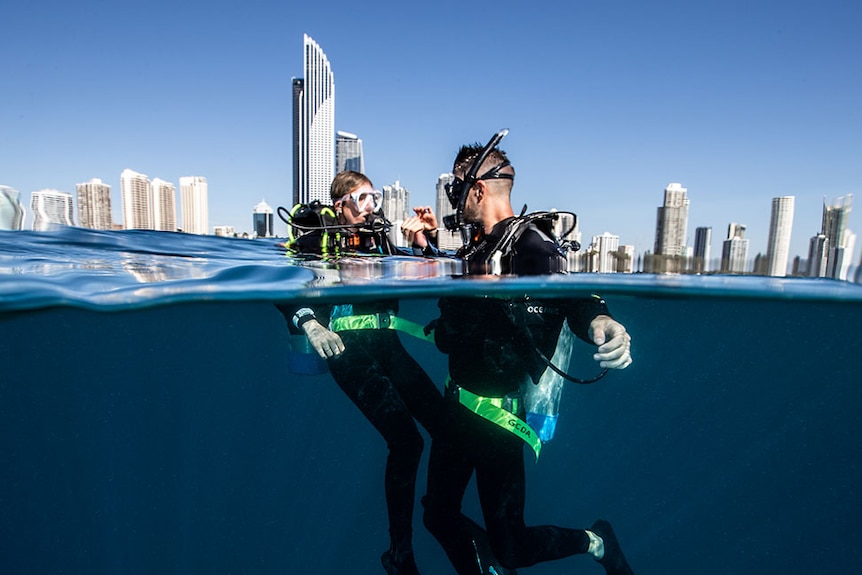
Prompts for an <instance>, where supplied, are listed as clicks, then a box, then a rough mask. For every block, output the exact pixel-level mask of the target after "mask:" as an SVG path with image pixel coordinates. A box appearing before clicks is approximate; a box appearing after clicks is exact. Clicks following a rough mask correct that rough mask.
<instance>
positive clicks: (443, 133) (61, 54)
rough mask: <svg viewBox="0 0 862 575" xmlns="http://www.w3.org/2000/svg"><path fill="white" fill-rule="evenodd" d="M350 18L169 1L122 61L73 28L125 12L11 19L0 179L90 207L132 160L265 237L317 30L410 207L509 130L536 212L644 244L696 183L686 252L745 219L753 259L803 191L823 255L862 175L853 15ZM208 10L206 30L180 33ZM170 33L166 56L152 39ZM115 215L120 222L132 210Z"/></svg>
mask: <svg viewBox="0 0 862 575" xmlns="http://www.w3.org/2000/svg"><path fill="white" fill-rule="evenodd" d="M338 4H339V3H338V2H336V6H333V9H332V10H331V11H329V10H328V11H327V14H326V17H325V19H322V18H321V17H320V14H319V13H318V12H317V10H316V8H314V7H311V6H291V7H287V6H282V5H276V4H274V3H273V4H271V5H270V4H268V3H264V5H262V6H260V7H258V8H259V9H256V10H255V11H249V10H245V9H242V8H237V9H235V10H233V11H227V12H225V11H223V10H217V9H215V8H214V7H208V6H207V5H204V4H199V3H196V2H191V3H189V4H188V5H186V4H184V5H183V6H181V7H177V6H174V5H172V4H168V3H163V2H160V1H158V0H157V1H155V2H153V3H149V4H148V5H147V6H146V7H143V6H142V7H139V8H136V9H134V10H133V12H134V14H132V16H134V17H135V18H136V19H137V20H138V21H139V23H140V26H139V27H136V28H135V29H133V30H128V31H125V32H124V33H123V34H124V35H123V41H122V42H121V43H116V42H115V44H114V45H115V48H116V49H112V50H105V49H104V41H105V40H106V39H105V38H102V37H96V36H87V35H80V36H75V37H72V38H70V37H69V36H68V34H66V33H65V31H66V30H68V29H75V28H77V27H84V26H86V27H91V26H96V27H99V28H100V29H104V30H119V29H123V30H125V27H124V26H123V25H122V24H123V22H126V21H127V20H128V18H129V16H130V14H128V13H127V12H125V11H123V10H120V9H119V7H105V6H104V5H102V4H96V3H92V2H87V1H85V2H83V3H81V4H79V5H76V9H75V10H71V8H69V7H67V6H65V5H62V4H56V5H52V6H44V5H42V4H41V3H40V4H38V5H32V4H25V5H11V4H10V5H5V6H3V7H2V8H0V16H2V17H3V18H4V19H5V20H6V21H10V22H12V21H14V22H16V26H15V27H13V28H12V29H10V30H9V31H8V32H7V45H8V46H10V47H11V48H10V50H8V51H6V52H5V53H4V54H3V55H2V56H0V58H2V65H3V67H4V70H6V72H7V73H5V74H4V85H5V88H4V90H3V91H2V92H0V103H2V105H0V126H2V133H3V138H2V140H0V184H2V185H6V186H10V187H12V188H15V189H17V190H19V191H20V192H21V194H22V201H24V203H25V205H26V200H23V198H27V197H28V195H29V194H30V193H32V192H33V191H37V190H40V189H57V190H60V191H64V192H73V191H74V190H73V187H72V186H74V184H75V183H76V182H84V181H88V180H90V179H92V178H94V177H96V178H101V179H102V180H103V181H104V182H105V183H106V184H107V185H110V186H112V188H113V190H114V193H116V191H117V190H119V189H120V182H119V177H118V176H119V173H120V172H121V170H123V169H124V168H125V167H127V166H138V167H139V169H142V170H143V171H144V172H146V173H150V174H155V175H159V176H160V177H161V178H163V179H165V180H167V181H172V182H177V181H178V179H179V177H180V176H182V175H184V174H187V173H197V174H204V175H206V176H207V178H208V181H209V190H210V205H211V209H210V212H211V214H210V219H211V224H212V226H211V227H215V226H219V225H232V226H234V227H235V228H236V229H237V230H238V231H250V225H251V223H250V222H251V217H250V215H249V212H250V209H251V208H253V206H255V205H256V204H257V203H258V202H259V201H260V200H261V198H265V199H266V200H267V201H268V202H270V203H271V204H272V205H273V206H279V205H287V204H289V203H290V199H289V198H290V193H291V188H292V182H291V173H290V172H291V164H290V158H291V147H292V144H291V130H292V109H291V108H292V106H291V94H292V85H291V79H292V78H294V77H297V76H299V75H300V74H302V66H303V62H302V57H301V55H300V48H301V47H302V38H303V34H306V33H307V34H308V35H309V36H311V37H313V38H314V39H315V41H317V42H319V43H320V45H321V46H323V47H324V49H325V51H326V54H327V56H328V58H329V60H330V61H331V63H332V69H333V73H334V74H335V75H336V77H337V80H338V114H337V116H336V118H335V129H337V130H346V131H348V132H350V133H354V134H358V135H359V136H360V137H361V138H362V140H363V146H364V152H365V161H366V166H367V173H368V175H369V177H371V179H372V180H373V181H374V182H375V184H376V185H377V187H378V188H382V186H383V185H388V184H391V183H393V182H395V181H400V182H401V184H402V185H403V186H405V187H406V188H408V189H410V190H411V198H412V199H413V201H414V202H416V203H421V204H429V205H432V204H433V202H434V197H435V196H434V186H435V184H436V181H437V178H438V176H439V174H440V173H443V172H446V171H448V170H449V169H450V168H451V161H452V157H453V156H454V154H455V152H456V151H457V148H458V146H460V145H461V144H462V143H467V142H473V141H482V142H484V141H486V140H487V138H488V137H489V136H490V134H492V133H493V132H495V131H497V130H498V129H500V128H502V127H508V128H510V130H511V131H510V135H509V136H508V137H507V138H506V139H505V140H504V141H503V143H502V147H503V149H505V150H506V151H507V152H508V153H509V155H510V156H511V157H512V160H513V163H514V165H515V167H516V169H517V170H518V179H517V180H516V184H515V190H514V196H513V203H514V204H515V205H516V207H518V208H519V207H520V205H521V204H523V203H527V204H528V205H529V208H530V209H531V210H534V209H550V208H557V209H561V210H571V211H573V212H575V213H577V214H578V216H579V222H580V226H581V231H582V232H583V234H584V237H586V238H590V237H594V236H599V235H601V234H603V233H604V232H610V233H612V234H614V235H619V236H620V239H621V244H631V245H635V246H636V249H637V251H638V252H639V253H643V252H645V251H647V250H649V249H650V248H651V247H652V245H653V242H654V233H655V209H656V206H657V205H660V204H661V199H660V194H661V190H662V189H663V188H664V187H665V186H666V185H667V184H668V183H669V182H680V183H681V184H682V185H683V186H684V187H686V188H687V190H688V197H689V198H690V200H691V208H690V214H689V226H688V230H689V231H688V237H687V238H686V243H687V244H689V245H691V244H692V243H694V237H693V231H694V230H695V229H697V228H699V227H709V228H712V230H713V236H714V237H713V245H712V250H713V253H716V252H717V251H718V250H719V249H720V248H719V247H718V244H719V243H720V242H721V241H723V239H724V232H725V230H726V229H727V226H728V225H729V224H730V223H731V222H737V223H740V224H744V225H745V226H746V228H747V234H746V238H748V239H749V241H750V252H751V254H752V256H753V255H754V254H757V253H765V252H766V249H767V243H768V233H769V224H770V219H771V199H772V198H774V197H782V196H790V195H793V196H795V197H796V206H795V215H794V225H793V234H792V239H791V248H790V256H791V258H792V257H794V256H796V255H800V256H802V257H805V256H806V255H807V252H808V242H809V239H810V238H811V237H812V236H813V235H815V234H816V233H817V232H818V231H819V229H820V219H821V213H820V212H821V209H822V205H823V202H824V200H826V201H827V202H829V201H832V199H834V198H838V197H842V196H846V195H848V194H852V193H858V187H859V185H860V182H862V167H860V162H859V161H858V158H859V157H862V110H860V107H862V104H860V102H859V99H858V97H856V95H858V93H859V92H860V85H862V79H860V74H859V73H858V72H857V70H858V66H857V63H856V56H855V55H856V54H858V53H860V52H862V39H860V37H859V35H858V34H856V33H855V31H856V30H857V29H858V26H859V24H860V22H862V7H860V6H857V5H855V4H852V3H846V2H844V3H838V2H825V3H823V4H819V5H818V6H816V7H814V6H808V5H805V6H801V5H798V4H795V3H790V4H787V3H778V2H765V3H758V4H757V5H753V6H752V5H750V4H749V3H742V2H735V1H731V2H729V3H723V4H722V5H720V6H718V5H716V6H701V5H688V4H681V5H678V3H672V2H658V3H653V4H650V5H648V6H646V5H641V4H640V3H637V2H625V1H623V2H618V3H594V4H568V5H561V6H553V7H548V8H547V9H546V10H543V11H535V10H533V9H532V8H531V7H530V6H515V7H509V6H507V7H505V9H503V10H501V11H499V12H498V13H495V14H494V15H493V17H491V18H490V19H488V18H487V16H488V15H487V14H485V13H484V11H483V10H481V9H480V8H479V7H471V6H461V5H460V4H459V5H458V6H457V7H456V6H455V5H454V4H453V5H450V4H448V3H446V2H443V3H442V4H435V5H433V6H427V7H422V8H419V7H408V8H405V7H403V6H401V5H397V6H398V11H397V12H398V13H399V14H403V16H400V17H396V18H381V15H382V14H390V13H394V12H393V10H394V8H395V7H396V5H395V4H394V3H393V4H392V6H388V3H386V2H382V3H379V4H377V5H376V7H375V8H374V9H371V10H366V11H361V13H359V14H354V13H350V14H349V15H348V12H349V11H343V10H340V9H339V6H338ZM46 14H47V16H46ZM730 15H733V17H732V18H731V17H730ZM191 17H194V18H195V20H196V21H197V22H199V26H195V27H193V28H189V27H187V26H184V25H181V23H182V22H183V21H185V19H186V18H191ZM456 17H457V18H456ZM453 18H454V19H458V20H461V19H464V20H467V21H482V22H485V23H486V24H487V25H484V26H480V27H479V28H478V29H477V30H476V31H475V32H474V34H475V36H474V43H475V45H483V46H487V47H488V51H489V56H490V59H492V60H495V61H497V62H499V70H500V72H499V75H498V77H496V78H495V80H494V81H493V82H491V81H487V80H481V81H477V80H474V79H473V78H483V74H482V73H481V70H480V71H477V72H464V71H463V66H462V62H463V55H464V48H463V45H462V43H463V41H464V40H463V35H462V34H459V33H458V32H457V30H456V27H453V26H452V25H451V23H452V21H453ZM156 25H157V26H158V27H159V29H160V30H161V32H162V34H163V35H164V36H165V37H168V38H170V39H171V43H170V50H166V49H158V48H157V47H154V45H153V44H152V42H150V41H149V36H148V34H145V33H143V30H145V29H146V28H147V26H156ZM393 26H394V28H393ZM359 29H361V30H363V38H364V40H363V41H362V42H356V40H355V31H356V30H359ZM393 29H394V30H397V31H398V32H399V35H398V40H397V42H396V41H395V40H394V38H393V36H392V34H391V31H392V30H393ZM33 30H39V31H40V33H39V34H38V35H34V34H32V33H31V31H33ZM501 30H503V31H504V32H502V33H501V32H500V31H501ZM109 37H110V38H115V39H116V37H117V34H116V33H113V34H112V35H110V36H109ZM216 39H217V40H216ZM478 66H479V68H481V67H482V65H481V64H478ZM125 69H134V70H135V73H134V74H133V75H131V74H120V73H118V70H125ZM468 77H469V78H470V79H468ZM147 84H152V85H160V86H168V87H169V89H168V90H164V91H162V92H160V93H158V94H157V95H156V94H154V93H152V92H150V91H146V90H140V86H141V85H147ZM93 85H98V86H99V90H98V91H97V92H94V91H93V90H91V89H89V88H90V87H91V86H93ZM188 87H193V88H192V89H193V91H188V90H189V88H188ZM192 94H193V95H194V97H191V95H192ZM58 135H64V136H63V137H58ZM112 207H113V210H114V213H115V216H114V221H120V217H119V216H117V215H116V214H117V212H118V210H119V209H120V202H119V201H116V198H115V201H114V202H113V206H112ZM850 227H851V228H853V227H854V223H853V219H852V218H851V221H850ZM856 227H857V228H858V227H860V226H858V225H857V226H856ZM857 231H858V230H857ZM210 232H211V230H210ZM857 243H858V242H857ZM859 249H860V246H859V245H857V246H856V253H855V254H854V257H853V260H854V261H853V263H854V264H855V263H856V262H858V257H859Z"/></svg>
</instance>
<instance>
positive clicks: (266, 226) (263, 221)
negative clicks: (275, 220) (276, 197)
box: [252, 200, 275, 238]
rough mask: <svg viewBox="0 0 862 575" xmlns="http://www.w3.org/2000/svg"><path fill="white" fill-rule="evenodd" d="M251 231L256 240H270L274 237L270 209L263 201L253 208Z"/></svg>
mask: <svg viewBox="0 0 862 575" xmlns="http://www.w3.org/2000/svg"><path fill="white" fill-rule="evenodd" d="M252 230H254V235H255V237H258V238H270V237H272V236H273V235H275V234H274V232H273V228H272V208H271V207H269V204H267V203H266V202H265V201H263V200H261V202H260V203H259V204H258V205H256V206H255V207H254V213H252Z"/></svg>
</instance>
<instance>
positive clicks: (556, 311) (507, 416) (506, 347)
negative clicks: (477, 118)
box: [422, 131, 632, 575]
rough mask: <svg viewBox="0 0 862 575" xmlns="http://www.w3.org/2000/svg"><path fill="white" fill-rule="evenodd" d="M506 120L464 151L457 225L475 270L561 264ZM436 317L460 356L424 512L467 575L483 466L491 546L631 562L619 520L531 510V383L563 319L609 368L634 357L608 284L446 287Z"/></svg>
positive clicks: (482, 494) (525, 554)
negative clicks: (527, 210)
mask: <svg viewBox="0 0 862 575" xmlns="http://www.w3.org/2000/svg"><path fill="white" fill-rule="evenodd" d="M505 135H506V131H501V132H499V133H498V134H496V135H495V136H494V137H493V138H492V139H491V141H489V142H488V144H487V145H486V146H484V147H483V146H481V145H479V144H476V145H468V146H463V147H462V148H461V149H460V151H459V152H458V155H457V157H456V159H455V162H454V167H453V172H454V176H455V179H454V181H453V183H452V185H451V187H450V188H449V190H448V195H449V200H450V203H451V204H452V207H453V208H455V210H456V212H455V216H454V217H453V218H450V219H449V220H448V221H447V222H446V224H447V228H449V229H453V228H458V229H460V230H461V231H462V238H463V239H464V246H463V247H462V249H461V250H460V251H459V254H460V255H461V256H462V257H463V258H464V264H465V265H464V267H465V270H466V273H467V274H468V275H477V274H518V275H536V274H552V273H561V272H564V271H565V270H566V262H565V258H564V257H563V255H562V254H561V252H560V246H559V244H558V242H557V241H556V239H555V238H554V237H553V235H552V234H551V233H549V232H548V229H547V228H545V227H543V226H542V225H541V220H542V219H543V218H540V217H537V216H535V215H527V216H524V215H522V216H515V214H514V211H513V210H512V205H511V199H510V196H511V190H512V185H513V180H514V177H515V170H514V168H513V167H512V165H511V163H510V162H509V159H508V158H507V156H506V154H505V153H504V152H503V151H502V150H500V149H498V148H497V145H498V144H499V142H500V140H501V139H502V138H503V137H504V136H505ZM439 307H440V317H439V318H438V319H437V320H436V322H435V326H436V329H435V332H434V337H435V341H436V344H437V347H438V348H439V349H440V351H442V352H443V353H445V354H447V355H448V356H449V380H448V381H447V385H446V393H445V396H446V401H445V402H444V403H443V409H444V410H445V421H446V426H447V433H446V434H445V435H444V434H439V435H438V436H432V445H431V455H430V461H429V470H428V490H427V494H426V495H425V497H424V498H423V500H422V503H423V506H424V508H425V513H424V522H425V526H426V527H427V528H428V530H429V531H430V532H431V533H432V534H433V535H434V537H435V538H436V539H437V540H438V541H439V542H440V544H441V545H442V546H443V548H444V550H445V551H446V554H447V556H448V557H449V559H450V561H451V562H452V564H453V566H454V567H455V569H456V570H457V572H458V573H459V574H460V575H480V574H482V573H484V572H485V571H484V567H483V566H482V565H481V561H480V560H478V558H477V555H476V553H475V539H474V538H473V531H472V528H471V527H470V526H469V523H468V521H469V520H466V518H465V517H464V516H463V515H462V514H461V505H462V500H463V497H464V493H465V490H466V488H467V484H468V482H469V481H470V478H471V477H472V475H473V473H475V474H476V485H477V488H478V491H479V501H480V504H481V507H482V513H483V517H484V520H485V528H486V530H487V533H488V536H489V540H490V547H491V550H492V551H493V553H494V554H495V556H496V557H497V558H498V559H499V560H500V562H501V564H502V565H503V566H505V567H507V568H510V569H513V568H518V567H527V566H530V565H534V564H536V563H539V562H543V561H549V560H552V559H559V558H562V557H567V556H570V555H575V554H585V553H589V554H590V555H592V557H593V558H595V559H596V560H597V561H598V562H599V563H600V564H601V565H603V566H604V568H605V570H606V572H607V573H608V574H609V575H629V574H631V573H632V570H631V568H630V567H629V565H628V563H627V562H626V559H625V557H624V556H623V553H622V551H621V549H620V546H619V544H618V542H617V539H616V536H615V534H614V531H613V529H612V528H611V526H610V524H609V523H608V522H606V521H603V520H599V521H596V522H595V523H594V524H593V526H592V527H590V529H570V528H564V527H557V526H551V525H546V526H541V527H528V526H527V525H526V524H525V521H524V500H525V471H524V455H523V446H524V444H525V443H527V444H528V445H530V446H531V447H533V449H534V450H535V451H536V454H537V456H538V452H539V447H540V445H539V444H538V443H539V442H538V441H536V439H535V438H536V435H537V433H536V431H535V430H533V429H531V428H530V426H529V425H527V423H526V421H524V420H525V413H524V407H523V402H522V388H523V387H524V386H530V385H535V383H536V382H537V381H538V380H539V377H540V375H541V374H542V372H543V371H544V370H545V369H546V368H548V363H549V362H547V361H546V360H547V358H548V357H551V356H552V355H553V352H554V348H555V346H556V343H557V339H558V338H559V337H560V334H561V333H562V331H561V330H562V329H563V325H564V321H565V322H566V323H567V324H568V326H570V328H571V330H572V331H573V332H574V334H575V335H577V336H578V337H579V338H581V339H583V340H584V341H586V342H588V343H591V344H594V345H596V346H598V347H597V349H596V352H595V354H594V356H593V357H594V359H595V360H596V361H597V362H599V365H600V367H602V368H604V369H624V368H626V367H627V366H628V365H630V364H631V361H632V360H631V354H630V342H631V338H630V336H629V334H628V333H627V332H626V329H625V327H624V326H623V325H622V324H620V323H619V322H617V321H616V320H614V319H613V318H612V317H611V316H610V312H609V311H608V308H607V305H606V304H605V302H604V300H603V299H601V298H600V297H598V296H587V297H580V298H574V299H572V298H569V299H566V300H561V299H553V300H541V301H538V300H534V299H531V298H529V297H525V298H523V299H519V300H512V299H503V298H496V297H484V298H465V297H445V298H442V299H441V300H440V302H439Z"/></svg>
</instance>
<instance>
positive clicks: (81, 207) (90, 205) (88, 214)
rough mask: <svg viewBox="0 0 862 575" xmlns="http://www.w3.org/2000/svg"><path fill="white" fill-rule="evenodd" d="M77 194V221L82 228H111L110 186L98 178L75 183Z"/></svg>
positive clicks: (112, 224) (112, 225)
mask: <svg viewBox="0 0 862 575" xmlns="http://www.w3.org/2000/svg"><path fill="white" fill-rule="evenodd" d="M75 191H76V193H77V195H78V222H79V223H80V226H81V227H82V228H90V229H93V230H110V229H113V227H114V223H113V218H112V216H111V186H109V185H108V184H105V183H103V182H102V180H100V179H99V178H93V179H92V180H90V181H89V182H84V183H83V184H75Z"/></svg>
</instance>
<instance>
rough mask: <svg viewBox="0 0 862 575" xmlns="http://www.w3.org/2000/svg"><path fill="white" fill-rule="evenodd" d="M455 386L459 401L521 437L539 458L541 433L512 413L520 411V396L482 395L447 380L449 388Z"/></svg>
mask: <svg viewBox="0 0 862 575" xmlns="http://www.w3.org/2000/svg"><path fill="white" fill-rule="evenodd" d="M453 386H454V389H455V394H456V395H457V397H458V403H460V404H461V405H463V406H464V407H466V408H467V409H469V410H470V411H472V412H473V413H475V414H476V415H478V416H479V417H482V418H484V419H487V420H488V421H490V422H491V423H494V424H496V425H499V426H500V427H502V428H503V429H505V430H506V431H508V432H509V433H511V434H512V435H515V436H517V437H519V438H520V439H521V440H523V442H524V443H526V444H527V445H529V446H530V448H531V449H532V450H533V451H534V452H535V454H536V459H537V460H538V459H539V452H540V451H541V450H542V440H541V439H539V434H538V433H536V430H534V429H533V428H532V427H530V426H529V425H527V422H525V421H524V420H522V419H521V418H520V417H518V416H516V415H515V414H514V413H512V411H514V412H515V413H517V411H518V398H507V397H482V396H481V395H476V394H475V393H473V392H472V391H468V390H466V389H464V388H463V387H460V386H458V385H455V384H454V383H452V381H451V380H447V381H446V387H447V388H449V389H451V388H452V387H453ZM506 402H511V409H512V411H509V410H508V409H506V407H504V404H505V403H506Z"/></svg>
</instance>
